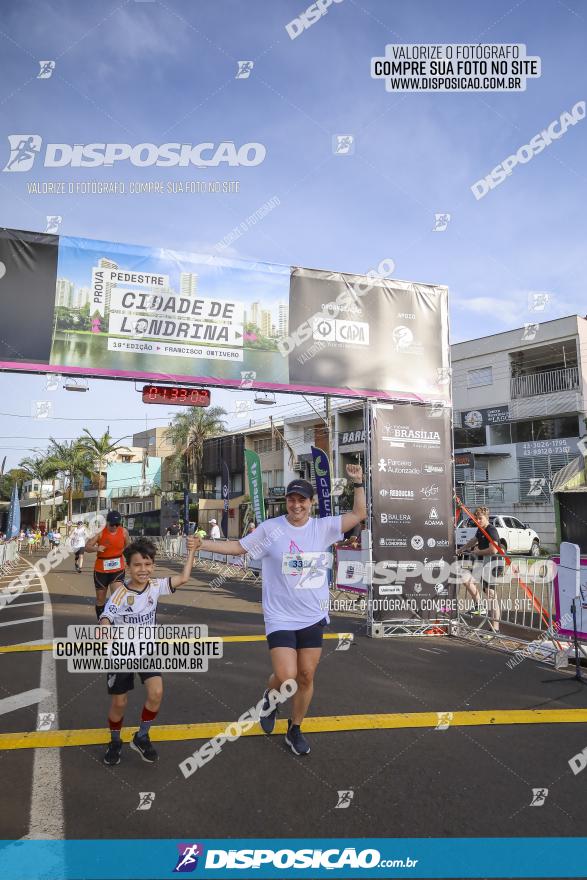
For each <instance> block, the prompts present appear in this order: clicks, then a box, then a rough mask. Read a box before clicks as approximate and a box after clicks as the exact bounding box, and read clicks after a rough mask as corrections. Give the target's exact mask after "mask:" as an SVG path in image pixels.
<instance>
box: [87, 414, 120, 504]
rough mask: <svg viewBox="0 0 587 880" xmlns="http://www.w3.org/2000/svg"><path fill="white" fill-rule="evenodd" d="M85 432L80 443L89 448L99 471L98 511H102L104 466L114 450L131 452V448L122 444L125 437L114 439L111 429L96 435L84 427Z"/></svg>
mask: <svg viewBox="0 0 587 880" xmlns="http://www.w3.org/2000/svg"><path fill="white" fill-rule="evenodd" d="M84 434H86V435H87V436H86V437H82V438H81V439H80V443H82V444H83V446H84V447H85V448H86V449H87V450H88V453H89V455H90V457H91V459H92V461H93V463H94V467H95V468H96V470H97V472H98V498H97V499H96V513H100V498H101V497H102V485H101V476H102V468H103V467H104V465H105V464H106V462H107V459H108V456H109V455H110V454H111V453H112V452H118V450H119V449H125V450H126V451H127V452H130V449H129V448H128V446H121V445H120V440H124V439H125V438H124V437H120V439H119V440H113V439H112V437H111V436H110V432H109V431H106V432H105V433H104V434H102V436H101V437H94V436H93V434H91V433H90V431H88V429H87V428H84Z"/></svg>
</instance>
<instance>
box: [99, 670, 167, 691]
mask: <svg viewBox="0 0 587 880" xmlns="http://www.w3.org/2000/svg"><path fill="white" fill-rule="evenodd" d="M136 674H137V675H138V677H139V678H140V680H141V684H144V683H145V682H146V680H147V679H148V678H154V677H155V676H156V675H158V676H159V678H162V677H163V676H162V675H161V673H160V672H137V673H136ZM107 680H108V681H107V684H108V693H109V694H127V693H128V692H129V691H132V690H134V686H135V673H134V672H112V673H109V674H108V675H107Z"/></svg>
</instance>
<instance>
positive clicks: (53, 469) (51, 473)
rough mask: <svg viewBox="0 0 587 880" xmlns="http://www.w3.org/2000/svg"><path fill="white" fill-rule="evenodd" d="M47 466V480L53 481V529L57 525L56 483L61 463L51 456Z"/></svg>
mask: <svg viewBox="0 0 587 880" xmlns="http://www.w3.org/2000/svg"><path fill="white" fill-rule="evenodd" d="M45 463H46V465H47V478H48V479H49V480H51V495H52V497H51V527H53V526H54V525H55V481H56V477H57V475H58V474H59V471H60V467H59V462H58V461H56V459H54V458H52V457H51V456H49V457H48V458H46V459H45Z"/></svg>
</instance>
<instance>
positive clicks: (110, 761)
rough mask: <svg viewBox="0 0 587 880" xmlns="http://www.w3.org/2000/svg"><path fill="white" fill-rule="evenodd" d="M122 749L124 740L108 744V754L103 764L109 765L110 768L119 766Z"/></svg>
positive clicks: (111, 741) (112, 741)
mask: <svg viewBox="0 0 587 880" xmlns="http://www.w3.org/2000/svg"><path fill="white" fill-rule="evenodd" d="M121 749H122V740H114V739H111V740H110V742H109V743H108V748H107V749H106V754H105V755H104V757H103V758H102V760H103V762H104V763H105V764H107V765H108V767H115V766H116V765H117V764H120V752H121Z"/></svg>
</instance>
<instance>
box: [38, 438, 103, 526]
mask: <svg viewBox="0 0 587 880" xmlns="http://www.w3.org/2000/svg"><path fill="white" fill-rule="evenodd" d="M49 439H50V441H51V447H50V449H49V454H48V457H49V458H51V459H52V460H53V465H54V467H56V468H57V471H58V472H59V473H62V474H63V476H64V477H65V480H66V485H67V518H68V520H71V519H72V517H73V489H74V486H75V484H76V483H79V482H80V480H81V478H82V477H91V476H92V473H93V462H92V458H91V455H90V453H89V451H88V448H87V447H86V446H85V445H84V444H83V443H82V442H81V440H71V441H69V442H68V441H65V442H64V443H58V442H57V440H55V439H54V438H53V437H50V438H49Z"/></svg>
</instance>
